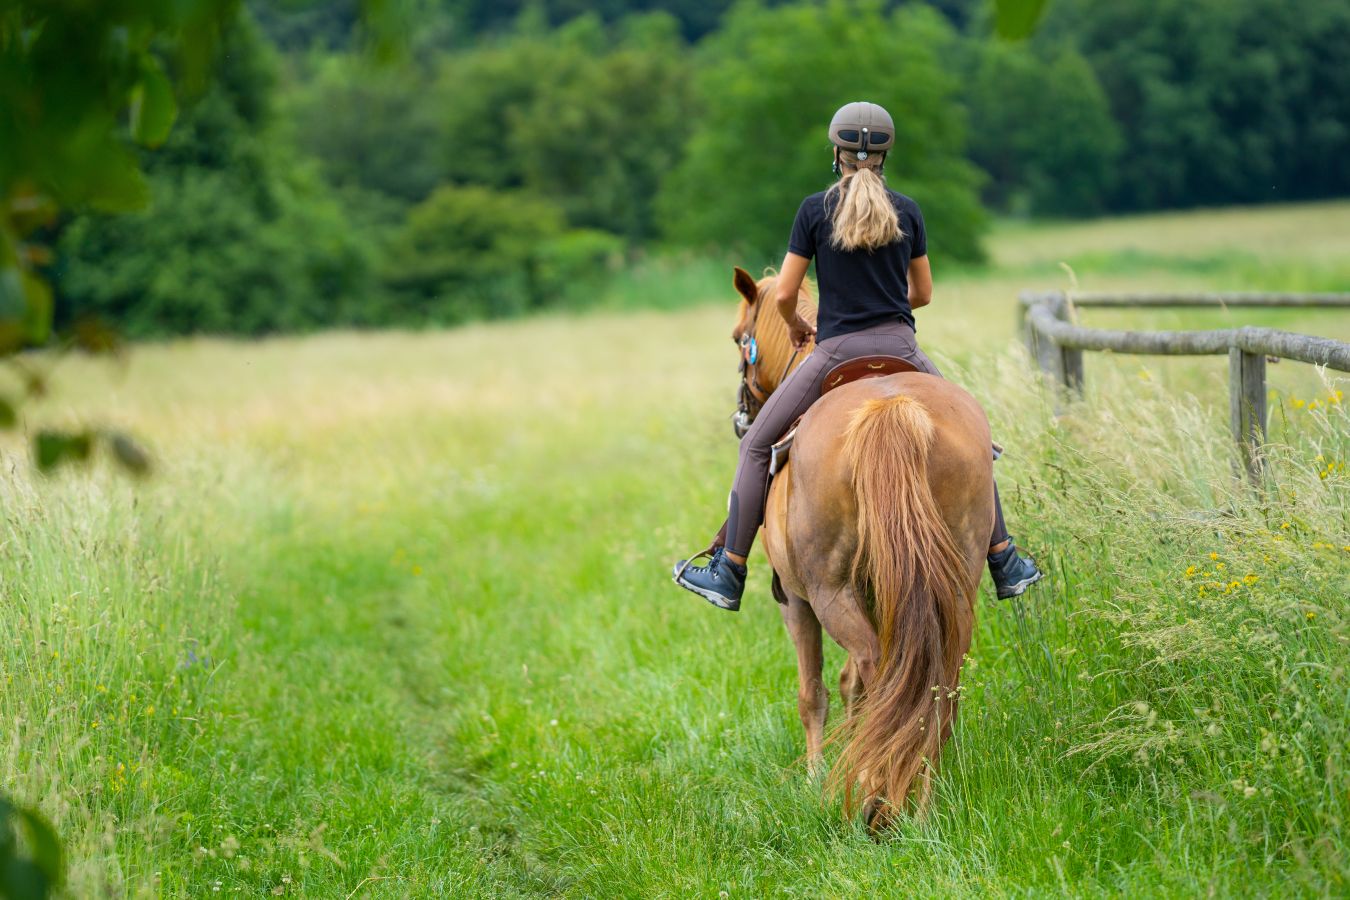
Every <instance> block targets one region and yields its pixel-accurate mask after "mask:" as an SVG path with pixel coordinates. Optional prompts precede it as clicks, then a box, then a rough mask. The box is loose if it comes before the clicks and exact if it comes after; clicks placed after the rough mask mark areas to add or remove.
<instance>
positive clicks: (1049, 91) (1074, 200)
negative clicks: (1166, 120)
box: [965, 41, 1121, 215]
mask: <svg viewBox="0 0 1350 900" xmlns="http://www.w3.org/2000/svg"><path fill="white" fill-rule="evenodd" d="M970 47H971V53H972V55H973V58H974V62H973V64H972V66H971V72H970V75H969V77H968V78H967V79H966V80H965V85H966V87H965V92H966V97H967V101H966V102H967V105H968V106H969V108H970V117H971V129H970V158H971V160H972V161H973V162H974V163H975V164H976V165H978V166H979V167H980V168H982V169H983V170H984V171H985V172H987V173H988V174H989V176H990V177H989V181H988V182H987V184H986V187H985V194H984V196H985V199H986V201H987V202H988V203H990V204H991V205H993V206H995V207H998V208H1001V209H1005V210H1012V211H1020V212H1028V213H1037V214H1047V213H1049V214H1069V215H1086V214H1090V213H1096V212H1100V211H1101V210H1102V208H1103V205H1104V204H1105V201H1106V196H1107V193H1108V191H1109V190H1110V188H1111V185H1112V183H1113V175H1114V168H1115V165H1116V161H1117V158H1118V155H1119V152H1120V143H1121V138H1120V133H1119V130H1118V129H1117V128H1116V124H1115V121H1114V120H1113V119H1112V118H1111V112H1110V109H1109V107H1108V106H1107V102H1106V96H1105V94H1104V93H1103V92H1102V89H1101V85H1100V84H1098V83H1097V78H1096V75H1095V74H1094V73H1093V71H1092V68H1091V67H1090V66H1089V65H1088V63H1087V61H1086V60H1084V59H1083V57H1082V56H1081V55H1080V54H1079V53H1078V52H1077V51H1075V50H1073V49H1072V48H1064V47H1061V48H1059V49H1058V50H1057V51H1055V52H1053V54H1047V55H1049V59H1048V60H1047V59H1044V58H1042V56H1041V55H1040V54H1037V53H1035V52H1033V51H1032V49H1031V48H1029V47H1027V46H1025V45H1010V44H1006V43H1002V42H995V41H987V42H986V41H981V42H973V43H972V44H971V45H970Z"/></svg>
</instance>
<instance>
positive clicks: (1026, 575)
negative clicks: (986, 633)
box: [989, 537, 1045, 600]
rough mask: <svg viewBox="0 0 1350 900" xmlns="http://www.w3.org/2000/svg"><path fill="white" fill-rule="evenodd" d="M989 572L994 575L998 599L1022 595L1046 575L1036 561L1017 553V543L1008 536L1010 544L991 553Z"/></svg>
mask: <svg viewBox="0 0 1350 900" xmlns="http://www.w3.org/2000/svg"><path fill="white" fill-rule="evenodd" d="M989 574H990V575H992V576H994V587H995V589H996V590H997V591H998V599H1000V600H1007V599H1008V598H1010V597H1019V596H1021V595H1022V594H1023V593H1024V592H1025V591H1026V589H1027V588H1029V587H1031V586H1032V585H1033V584H1035V583H1036V582H1038V581H1040V580H1041V579H1042V578H1044V577H1045V573H1043V572H1042V571H1041V570H1040V569H1038V568H1036V563H1034V562H1032V561H1031V560H1030V559H1029V558H1027V557H1023V556H1018V555H1017V545H1015V544H1014V543H1013V541H1012V538H1011V537H1009V538H1008V546H1006V547H1004V548H1003V549H1002V550H1000V551H999V552H998V553H991V554H989Z"/></svg>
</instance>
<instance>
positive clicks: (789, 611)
mask: <svg viewBox="0 0 1350 900" xmlns="http://www.w3.org/2000/svg"><path fill="white" fill-rule="evenodd" d="M773 593H774V597H775V599H777V600H778V602H779V603H780V604H782V611H783V624H785V625H787V630H788V634H790V635H791V636H792V643H793V644H794V645H796V647H797V713H798V714H799V715H800V716H801V717H802V727H803V728H805V729H806V764H807V766H808V767H810V769H811V773H812V774H813V775H814V774H817V773H819V771H820V769H821V766H822V765H823V763H824V757H823V755H822V749H821V748H822V746H823V745H824V743H825V719H826V718H827V717H828V716H829V714H830V692H829V691H827V690H825V682H824V680H823V679H822V677H821V669H822V667H823V666H824V658H823V656H822V648H821V637H820V622H819V621H818V620H817V619H816V614H815V613H814V612H813V611H812V610H811V604H809V603H807V602H806V601H805V600H804V599H802V598H801V597H795V596H793V595H792V594H789V593H788V592H787V591H785V590H784V589H783V586H782V584H781V583H780V582H779V580H778V575H777V574H776V573H775V574H774V576H773Z"/></svg>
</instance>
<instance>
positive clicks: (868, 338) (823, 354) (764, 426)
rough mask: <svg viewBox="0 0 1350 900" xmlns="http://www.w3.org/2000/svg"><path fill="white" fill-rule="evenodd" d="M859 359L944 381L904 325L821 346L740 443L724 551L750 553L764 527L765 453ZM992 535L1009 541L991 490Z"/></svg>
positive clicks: (772, 397) (892, 324) (770, 401)
mask: <svg viewBox="0 0 1350 900" xmlns="http://www.w3.org/2000/svg"><path fill="white" fill-rule="evenodd" d="M860 356H898V357H900V358H901V359H903V360H906V361H907V362H910V363H913V364H914V365H915V366H916V367H917V368H918V369H919V371H921V372H927V373H928V374H930V375H937V376H938V377H942V373H941V372H939V371H938V369H937V366H935V365H933V361H932V360H931V359H929V358H928V357H927V356H926V355H925V354H924V352H923V351H922V350H920V349H919V345H918V343H916V342H915V340H914V329H913V328H910V327H909V326H908V325H906V324H904V323H903V322H888V323H887V324H885V325H876V326H874V327H872V328H868V329H865V330H863V331H855V332H853V333H851V334H841V335H839V336H837V337H832V338H829V339H828V340H824V341H821V342H820V343H819V344H817V345H816V348H815V350H813V351H812V352H811V355H810V356H808V357H807V358H806V359H805V360H804V361H803V362H802V364H801V365H800V366H798V367H797V369H796V371H794V372H793V373H792V374H791V375H789V376H788V377H787V379H786V380H784V382H783V383H782V384H781V385H780V386H779V387H778V390H776V391H774V392H773V393H772V394H770V395H769V399H768V401H766V402H765V404H764V408H763V409H761V410H760V411H759V415H758V416H756V417H755V422H754V424H753V425H751V426H750V430H749V431H747V432H746V434H745V437H743V438H741V451H740V460H739V461H738V462H737V464H736V480H735V481H734V482H733V483H732V488H731V498H730V500H729V502H728V509H727V536H726V547H727V549H728V550H730V551H731V552H732V553H735V554H737V555H739V556H745V555H747V554H749V552H750V547H751V545H752V544H753V543H754V541H755V534H756V533H757V532H758V531H759V526H760V525H762V524H763V523H764V500H765V497H766V495H767V493H768V487H769V450H770V448H771V447H772V446H773V444H774V442H775V441H777V440H778V439H779V438H780V437H782V436H783V433H784V432H785V431H787V429H788V426H789V425H791V424H792V423H793V422H794V421H796V420H797V419H798V418H799V417H800V416H802V415H803V414H804V413H805V412H806V410H807V409H808V408H809V407H810V406H811V404H812V403H814V402H815V401H816V399H817V398H818V397H820V386H821V383H822V382H823V381H824V379H825V376H826V374H828V373H829V371H830V370H831V369H833V368H834V367H835V366H837V365H839V364H840V363H842V362H847V361H848V360H850V359H857V358H858V357H860ZM994 514H995V521H994V534H993V537H992V538H991V540H990V542H989V543H990V545H991V546H992V545H994V544H998V543H1001V542H1002V541H1003V540H1004V539H1006V538H1007V536H1008V531H1007V528H1006V527H1005V526H1004V524H1003V509H1002V507H1001V505H1000V504H999V500H998V488H997V486H995V488H994Z"/></svg>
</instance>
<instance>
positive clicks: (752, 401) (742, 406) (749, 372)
mask: <svg viewBox="0 0 1350 900" xmlns="http://www.w3.org/2000/svg"><path fill="white" fill-rule="evenodd" d="M762 303H763V301H762V300H761V301H759V302H757V303H755V305H754V309H755V314H754V318H753V319H751V320H750V323H749V324H748V325H747V326H746V328H745V330H744V331H742V332H741V336H740V338H739V339H738V340H737V341H736V343H737V345H738V346H739V347H740V350H741V362H740V366H739V367H738V369H737V371H738V372H739V373H740V376H741V384H740V387H739V388H738V389H737V391H736V412H735V413H733V414H732V416H731V427H732V428H733V429H734V430H735V432H736V437H738V438H743V437H745V433H746V432H747V431H749V430H750V426H751V425H752V424H754V421H755V416H757V415H759V411H760V410H761V409H763V408H764V404H765V403H767V402H768V400H769V394H771V393H773V392H772V391H767V390H765V389H764V386H763V385H761V384H760V383H759V342H758V341H757V340H755V326H757V325H758V324H759V308H760V306H761V305H762ZM801 352H802V351H801V350H800V349H794V350H793V351H792V355H791V356H790V357H788V361H787V365H785V366H783V371H782V372H781V373H780V374H779V376H778V381H776V382H775V385H781V384H782V383H783V379H784V378H786V377H787V374H788V372H791V371H792V364H793V363H794V362H796V361H797V357H798V356H799V355H800V354H801Z"/></svg>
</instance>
